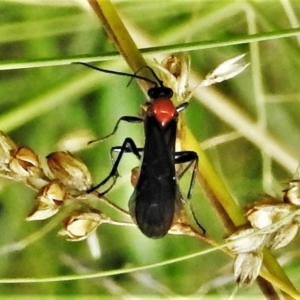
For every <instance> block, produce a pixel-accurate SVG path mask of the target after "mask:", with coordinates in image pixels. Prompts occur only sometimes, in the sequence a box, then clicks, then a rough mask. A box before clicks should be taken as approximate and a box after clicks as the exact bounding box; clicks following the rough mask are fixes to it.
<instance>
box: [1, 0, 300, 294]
mask: <svg viewBox="0 0 300 300" xmlns="http://www.w3.org/2000/svg"><path fill="white" fill-rule="evenodd" d="M39 2H43V5H40V4H39ZM113 3H114V4H115V6H116V8H117V10H118V12H119V13H120V14H121V17H122V19H123V20H124V22H125V25H127V26H129V28H131V30H132V34H133V36H134V38H135V36H137V35H141V36H147V37H149V38H151V39H152V40H153V43H154V44H153V45H155V46H160V45H168V44H177V43H184V42H192V41H204V40H218V39H220V40H221V39H222V40H226V39H231V38H233V37H235V36H246V35H248V34H249V32H251V33H255V32H257V33H263V32H268V31H276V30H282V29H287V28H291V27H292V26H298V25H297V17H299V16H300V3H299V2H298V1H291V2H287V1H286V3H285V4H283V1H282V2H281V1H275V0H274V1H147V2H146V1H114V2H113ZM0 13H1V19H0V56H1V62H0V67H1V66H2V64H3V63H4V62H5V63H7V66H8V69H9V66H10V65H11V66H12V65H13V63H15V62H29V61H32V60H39V59H41V60H44V61H47V60H52V59H57V60H62V59H64V58H71V57H77V58H78V60H80V58H85V57H86V56H87V55H95V56H96V55H99V56H100V55H102V54H105V53H108V52H110V51H113V50H114V47H113V44H112V43H111V42H110V41H109V40H108V38H107V36H106V34H105V32H104V30H103V29H102V28H101V25H100V23H99V20H97V18H96V17H95V15H94V13H93V12H92V11H91V10H90V9H89V7H88V5H87V3H86V2H85V1H81V2H80V1H76V2H72V1H67V0H64V1H58V0H54V1H50V0H49V1H34V0H31V1H30V0H27V1H26V0H24V1H17V0H14V1H4V0H2V1H1V2H0ZM255 26H256V28H255ZM136 42H137V44H138V46H139V47H140V48H143V47H146V46H147V45H146V44H145V43H144V42H143V41H142V39H138V38H137V37H136ZM299 43H300V41H299V40H297V38H296V37H294V38H286V39H274V40H272V41H265V42H261V43H260V44H259V52H256V51H255V48H250V47H249V45H248V44H242V45H233V46H228V47H222V48H221V47H215V48H212V49H205V50H201V51H200V50H198V51H193V52H190V53H189V54H190V56H191V61H192V63H191V67H192V69H193V71H195V72H197V73H198V74H199V75H200V76H204V75H205V74H207V73H208V72H209V71H211V70H212V69H214V68H215V67H216V66H217V65H218V64H220V63H221V62H223V61H225V60H226V59H229V58H231V57H234V56H236V55H239V54H242V53H248V55H247V57H246V60H248V61H250V60H251V62H252V65H251V67H249V68H248V69H247V70H246V71H244V72H243V73H242V74H240V75H239V76H237V77H236V78H234V79H231V80H229V81H227V82H224V83H221V84H218V85H217V86H215V87H214V90H217V91H218V92H219V93H220V95H221V96H222V95H224V96H226V97H227V99H228V100H229V103H230V104H233V105H234V106H235V107H238V108H239V109H240V111H241V112H243V113H240V111H238V113H239V114H240V116H241V118H242V120H243V118H244V120H245V124H244V125H243V124H242V126H246V127H245V128H247V118H246V117H245V116H249V118H251V120H252V121H253V122H258V123H259V124H262V130H266V131H267V132H268V133H270V135H271V136H272V137H273V139H274V140H275V142H276V143H277V145H278V147H282V149H283V150H284V151H285V153H286V155H287V156H289V157H290V158H291V160H293V161H295V162H297V161H298V159H299V158H300V155H299V151H298V148H299V145H300V130H299V116H300V107H299V100H298V96H299V93H300V85H299V80H300V72H299V67H300V60H299V57H300V55H299V54H300V52H299ZM155 57H156V56H155V55H153V56H147V57H146V58H147V59H153V58H155ZM50 65H51V64H50ZM103 66H105V67H107V68H111V69H115V70H123V69H124V62H123V59H122V58H119V59H116V60H113V61H111V62H106V63H105V64H103ZM127 71H129V70H128V69H127ZM127 83H128V79H126V78H122V77H118V76H113V75H107V74H101V73H96V72H95V71H92V70H88V69H86V68H84V67H82V66H76V65H64V66H47V67H46V66H43V67H40V68H28V69H15V70H3V71H1V72H0V99H1V100H0V112H1V113H0V130H3V131H5V132H7V133H8V134H9V135H10V136H11V138H13V139H14V141H15V142H16V143H17V144H19V145H23V146H27V147H30V148H32V149H33V150H34V151H36V153H38V154H39V156H40V157H41V158H43V157H45V156H46V155H47V154H49V153H50V152H52V151H55V150H57V149H59V148H58V146H59V145H60V143H59V142H61V141H62V140H63V138H64V136H65V135H66V134H74V135H76V133H77V135H78V133H80V135H82V132H84V133H85V134H86V135H92V136H94V137H101V136H104V135H106V134H108V133H109V132H110V130H111V129H112V128H113V126H114V124H115V122H116V120H117V119H118V118H119V117H120V116H123V115H138V114H139V113H140V106H141V105H142V104H143V103H144V102H145V96H144V95H143V93H142V92H141V91H140V89H139V88H138V87H137V85H136V83H132V84H131V85H130V86H129V87H126V85H127ZM212 101H213V99H212ZM224 101H225V100H224ZM185 115H186V122H187V125H188V126H189V128H190V129H191V130H192V132H193V133H194V135H195V136H196V138H197V140H198V141H199V142H200V143H202V145H203V146H204V148H205V151H206V153H207V155H208V156H209V158H210V159H211V162H212V164H213V165H214V167H215V168H216V170H217V172H218V173H219V174H220V176H221V178H222V179H223V180H224V183H225V184H226V186H227V188H228V189H229V191H230V193H231V194H232V196H233V197H234V199H236V201H237V203H238V204H239V205H240V206H241V207H244V206H245V205H247V204H249V203H252V202H253V201H257V200H259V197H260V196H261V195H262V194H264V193H269V194H271V195H273V196H278V197H281V190H282V189H283V188H285V187H286V186H287V185H286V184H287V182H288V181H289V180H291V179H292V178H295V177H297V174H296V171H297V163H295V164H294V165H292V164H290V163H285V161H282V162H281V163H278V162H276V161H273V159H272V157H271V156H272V155H273V152H272V151H273V150H272V149H271V148H269V144H268V141H267V140H266V143H265V144H264V143H261V144H259V145H254V144H253V143H251V142H250V141H249V140H248V137H247V135H244V136H243V135H242V134H238V133H237V128H232V127H231V126H230V125H228V122H226V121H224V119H225V120H226V118H228V116H227V115H226V112H225V111H219V112H218V114H217V115H216V114H215V113H213V112H211V111H210V110H209V109H208V108H206V107H205V106H203V105H202V104H201V103H199V101H196V100H194V99H193V100H191V103H190V106H189V108H188V109H187V110H186V112H185ZM129 133H130V134H129ZM255 134H257V136H260V134H261V131H260V130H259V127H257V131H256V132H255ZM83 135H84V134H83ZM126 136H130V137H132V138H134V139H135V140H136V141H137V144H139V145H142V143H143V135H142V126H139V125H132V124H124V126H122V128H120V130H119V131H118V133H117V134H116V135H115V136H114V137H112V138H111V139H109V140H108V141H106V142H105V143H103V144H98V145H95V146H94V147H89V148H85V149H82V150H80V151H79V152H77V153H76V155H78V156H79V157H80V158H81V159H82V160H83V161H84V162H85V163H86V165H87V166H88V167H89V169H90V171H91V173H92V175H93V179H94V182H95V183H97V182H99V181H100V180H102V179H103V178H104V177H105V176H106V175H107V173H108V172H109V170H110V168H111V166H110V161H109V149H110V147H112V146H114V145H120V144H121V143H122V141H123V139H124V137H126ZM214 138H219V139H218V142H217V143H215V141H216V139H214ZM270 149H271V150H270ZM262 150H265V151H266V152H264V153H263V154H262ZM136 165H138V161H137V160H135V159H134V158H132V157H131V156H130V155H128V156H126V159H124V162H123V163H122V166H121V169H120V173H121V174H122V177H121V178H120V180H119V181H118V184H117V185H116V187H115V189H114V190H113V191H112V192H111V193H110V194H109V198H110V199H111V200H112V201H113V202H115V203H117V204H118V205H120V206H122V207H124V208H127V202H128V199H129V197H130V195H131V193H132V187H131V185H130V184H129V177H130V171H131V168H133V167H134V166H136ZM293 168H294V169H293ZM185 182H187V181H186V180H183V183H182V185H181V189H182V190H183V191H186V185H185ZM0 192H1V193H0V228H1V234H0V255H1V257H0V278H19V277H38V278H41V277H55V276H60V275H68V274H83V273H92V272H99V271H101V270H111V269H118V268H124V267H129V266H139V265H143V264H150V263H154V262H158V261H163V260H166V259H170V258H174V257H178V256H182V255H186V254H190V253H193V252H197V251H201V250H203V249H208V248H210V247H211V246H209V245H207V244H205V243H203V242H201V241H199V240H196V239H193V238H191V237H184V236H174V235H168V236H166V237H165V238H163V239H160V240H151V239H147V238H146V237H144V236H143V235H142V234H141V233H140V232H139V231H138V230H137V229H136V228H133V227H128V228H127V227H116V226H112V225H103V226H100V227H99V228H98V230H97V237H98V242H99V245H100V249H101V255H100V257H95V256H93V255H92V254H91V248H90V246H89V245H88V243H87V242H86V241H83V242H77V243H71V242H67V241H65V240H64V239H62V238H60V237H57V231H58V230H59V229H60V224H57V226H56V227H55V228H54V229H53V230H51V231H50V232H48V233H47V234H45V235H44V236H42V237H40V238H39V239H38V240H37V241H35V242H34V243H31V244H29V245H28V246H26V247H25V248H24V249H21V250H18V251H17V250H13V249H10V248H7V246H9V245H11V244H13V243H15V242H17V241H20V240H22V239H24V238H26V237H27V236H30V235H31V234H34V233H36V232H38V231H39V230H40V229H41V228H43V226H45V225H47V224H48V223H49V220H45V221H38V222H26V221H25V218H26V217H27V215H28V213H29V212H30V211H31V209H32V207H33V206H34V205H35V199H34V197H35V193H34V192H33V191H31V190H30V189H29V188H27V187H25V186H24V185H23V184H21V183H17V182H12V181H8V180H5V179H1V181H0ZM193 206H194V208H195V213H196V215H197V218H198V219H199V220H200V222H201V224H202V225H203V226H204V227H205V228H206V230H207V234H208V235H209V236H210V237H212V238H214V239H216V240H218V241H221V240H222V238H223V237H224V234H225V231H224V228H223V225H222V224H221V222H220V221H219V220H218V217H217V215H216V213H215V212H214V210H213V209H212V208H211V207H210V204H209V202H208V201H207V200H206V198H205V197H204V196H203V194H202V192H201V189H200V188H199V187H196V188H195V192H194V195H193ZM118 217H120V216H118ZM298 244H299V238H298V237H297V238H296V239H295V240H294V241H293V242H292V243H291V244H290V245H289V246H288V247H286V248H284V249H282V250H280V251H276V252H275V253H274V254H275V255H276V257H278V258H279V259H280V260H279V261H280V263H281V264H282V265H283V267H284V270H285V271H286V272H287V274H288V276H289V277H290V279H291V280H292V281H293V283H294V284H295V286H296V287H298V288H299V281H300V275H299V274H300V273H299V272H298V271H297V265H298V263H299V258H298V256H299V250H298V247H297V246H298ZM7 249H8V250H7ZM9 249H10V250H9ZM235 287H236V284H235V283H234V280H233V276H232V259H230V258H228V257H227V256H226V255H225V254H223V253H221V252H219V251H216V252H213V253H210V254H208V255H205V256H201V257H197V258H194V259H191V260H186V261H183V262H180V263H176V264H171V265H168V266H164V267H160V268H155V269H151V270H145V271H142V272H136V273H132V274H125V275H119V276H114V277H107V278H99V279H90V280H80V281H70V282H54V283H34V284H1V285H0V295H33V294H36V295H54V294H55V295H103V296H115V297H116V298H120V297H121V298H129V297H130V298H133V297H135V296H138V295H148V296H155V297H166V296H172V297H175V296H181V295H184V296H191V297H196V296H197V297H198V296H200V295H204V296H208V295H210V296H212V297H216V298H220V297H225V298H228V297H229V296H230V295H231V294H232V293H233V292H234V291H235ZM244 295H248V296H251V295H252V296H253V295H261V294H260V291H259V290H258V288H257V287H256V285H254V286H253V287H251V288H250V289H247V290H243V289H242V290H239V291H238V292H237V293H236V295H235V297H239V296H240V297H242V296H244Z"/></svg>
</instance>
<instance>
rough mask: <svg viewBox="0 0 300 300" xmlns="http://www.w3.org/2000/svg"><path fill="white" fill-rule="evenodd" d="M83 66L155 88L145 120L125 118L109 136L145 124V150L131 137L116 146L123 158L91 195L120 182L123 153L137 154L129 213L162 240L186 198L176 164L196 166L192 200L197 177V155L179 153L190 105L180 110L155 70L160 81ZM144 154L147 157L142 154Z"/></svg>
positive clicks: (193, 153) (146, 231)
mask: <svg viewBox="0 0 300 300" xmlns="http://www.w3.org/2000/svg"><path fill="white" fill-rule="evenodd" d="M79 64H83V65H86V66H88V67H90V68H92V69H95V70H98V71H101V72H106V73H113V74H119V75H124V76H129V77H132V78H138V79H142V80H145V81H148V82H150V83H152V84H153V85H154V87H152V88H150V89H149V90H148V96H149V98H150V99H149V101H147V102H146V104H145V111H144V116H143V118H139V117H135V116H123V117H121V118H120V119H119V120H118V121H117V123H116V125H115V128H114V130H113V132H112V133H111V134H110V135H108V136H106V137H105V138H107V137H109V136H111V135H113V134H114V133H115V132H116V131H117V129H118V126H119V123H120V122H121V121H126V122H130V123H138V122H143V123H144V130H145V144H144V147H143V148H138V147H137V146H136V144H135V142H134V141H133V140H132V139H131V138H128V137H127V138H126V139H125V140H124V142H123V145H122V146H120V147H113V148H112V151H118V152H119V155H118V157H117V159H116V161H115V162H114V165H113V168H112V170H111V172H110V174H109V175H108V176H107V177H106V178H105V179H104V180H103V181H102V182H100V183H99V184H98V185H96V186H95V187H93V188H92V189H91V190H90V191H89V192H92V191H94V190H96V189H98V188H99V187H101V186H102V185H104V184H105V183H106V182H107V181H108V180H109V179H111V178H114V179H116V177H117V176H118V171H117V169H118V165H119V163H120V161H121V158H122V156H123V154H124V153H128V152H130V153H133V154H134V155H136V156H137V157H138V158H139V159H141V160H142V162H141V166H140V170H139V177H138V180H137V183H136V186H135V189H134V192H133V194H132V196H131V198H130V200H129V212H130V215H131V217H132V218H133V220H134V221H135V222H136V224H137V225H138V227H139V228H140V230H141V231H142V232H143V233H144V234H145V235H146V236H147V237H150V238H161V237H163V236H165V235H166V234H167V233H168V231H169V229H170V228H171V226H172V223H173V220H174V219H175V218H176V217H177V213H178V212H177V211H176V210H177V209H178V207H181V199H182V195H181V193H180V191H179V187H178V184H177V176H176V169H175V164H182V163H188V162H189V163H190V165H191V164H192V163H194V168H193V173H192V179H191V183H190V187H189V191H188V194H187V198H188V199H189V198H190V197H191V192H192V187H193V183H194V179H195V175H196V170H197V163H198V156H197V154H196V153H195V152H193V151H180V152H176V151H175V141H176V131H177V122H178V114H179V113H180V112H181V111H182V110H184V109H185V108H186V107H187V106H188V103H187V102H184V103H182V104H180V105H178V106H177V107H176V106H174V104H173V102H172V101H171V98H172V96H173V90H172V89H170V88H168V87H166V86H164V84H163V82H162V81H161V80H160V79H159V78H158V77H157V75H156V74H155V73H154V72H153V70H152V69H151V68H149V70H150V71H151V72H152V73H153V75H154V78H155V79H156V81H152V80H149V79H147V78H144V77H141V76H138V75H135V74H127V73H122V72H115V71H110V70H105V69H101V68H98V67H95V66H92V65H89V64H86V63H79ZM147 68H148V67H147ZM105 138H104V139H105ZM141 152H142V153H143V155H141V154H140V153H141ZM111 187H112V186H111ZM111 187H110V188H109V189H107V190H106V191H105V192H103V193H99V196H103V195H104V194H106V193H107V192H108V191H109V190H110V189H111ZM174 221H175V220H174ZM197 223H198V222H197ZM198 225H199V224H198ZM199 226H200V225H199ZM200 227H201V226H200ZM201 228H202V227H201ZM202 230H203V228H202ZM203 231H204V230H203Z"/></svg>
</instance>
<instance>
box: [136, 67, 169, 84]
mask: <svg viewBox="0 0 300 300" xmlns="http://www.w3.org/2000/svg"><path fill="white" fill-rule="evenodd" d="M143 68H146V69H148V70H149V71H150V72H151V73H152V75H153V77H154V78H155V79H156V80H157V82H158V84H159V85H160V87H164V82H163V81H162V80H160V79H159V78H158V76H157V74H156V73H155V72H154V71H153V69H152V68H150V67H149V66H144V67H142V68H140V69H139V70H138V71H137V72H139V71H140V70H141V69H143ZM156 86H157V84H156Z"/></svg>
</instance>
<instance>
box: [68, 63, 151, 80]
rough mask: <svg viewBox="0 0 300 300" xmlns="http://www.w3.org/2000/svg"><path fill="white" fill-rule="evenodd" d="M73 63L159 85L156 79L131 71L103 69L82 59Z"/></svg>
mask: <svg viewBox="0 0 300 300" xmlns="http://www.w3.org/2000/svg"><path fill="white" fill-rule="evenodd" d="M72 64H76V65H83V66H86V67H88V68H91V69H94V70H96V71H100V72H103V73H109V74H116V75H121V76H127V77H131V78H137V79H141V80H144V81H147V82H150V83H152V84H153V85H155V86H157V83H156V82H155V81H153V80H151V79H148V78H146V77H143V76H139V75H136V74H130V73H124V72H119V71H113V70H107V69H102V68H98V67H96V66H93V65H90V64H88V63H84V62H80V61H78V62H77V61H76V62H72ZM154 75H155V73H154ZM155 78H157V76H155Z"/></svg>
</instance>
